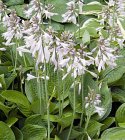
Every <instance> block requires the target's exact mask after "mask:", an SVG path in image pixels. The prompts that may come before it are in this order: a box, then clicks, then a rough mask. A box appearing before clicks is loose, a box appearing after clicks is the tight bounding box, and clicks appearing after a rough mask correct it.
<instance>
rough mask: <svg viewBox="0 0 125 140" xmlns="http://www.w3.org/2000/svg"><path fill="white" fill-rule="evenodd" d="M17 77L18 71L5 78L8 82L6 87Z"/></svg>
mask: <svg viewBox="0 0 125 140" xmlns="http://www.w3.org/2000/svg"><path fill="white" fill-rule="evenodd" d="M16 77H17V73H16V72H13V73H11V74H10V75H9V76H8V77H6V78H5V82H6V89H8V88H9V86H10V84H11V83H12V82H13V81H14V79H15V78H16Z"/></svg>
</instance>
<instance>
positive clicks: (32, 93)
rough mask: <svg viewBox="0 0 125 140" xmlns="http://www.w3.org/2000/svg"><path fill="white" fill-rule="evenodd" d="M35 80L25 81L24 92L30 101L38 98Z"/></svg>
mask: <svg viewBox="0 0 125 140" xmlns="http://www.w3.org/2000/svg"><path fill="white" fill-rule="evenodd" d="M37 87H38V86H37V80H36V79H32V80H29V81H27V80H26V81H25V93H26V96H27V98H28V100H29V101H30V102H31V103H32V102H33V101H36V100H37V99H38V88H37Z"/></svg>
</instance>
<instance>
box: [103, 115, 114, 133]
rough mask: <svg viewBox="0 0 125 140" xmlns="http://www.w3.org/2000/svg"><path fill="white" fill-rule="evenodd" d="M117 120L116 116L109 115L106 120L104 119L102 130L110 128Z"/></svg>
mask: <svg viewBox="0 0 125 140" xmlns="http://www.w3.org/2000/svg"><path fill="white" fill-rule="evenodd" d="M114 122H115V118H114V117H108V118H106V119H105V120H103V121H102V122H101V123H102V124H104V125H103V126H102V127H101V131H104V130H105V129H108V128H109V126H110V125H112V124H113V123H114Z"/></svg>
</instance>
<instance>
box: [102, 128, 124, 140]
mask: <svg viewBox="0 0 125 140" xmlns="http://www.w3.org/2000/svg"><path fill="white" fill-rule="evenodd" d="M124 138H125V128H121V127H114V128H110V129H107V130H105V131H104V132H103V133H102V135H101V140H124Z"/></svg>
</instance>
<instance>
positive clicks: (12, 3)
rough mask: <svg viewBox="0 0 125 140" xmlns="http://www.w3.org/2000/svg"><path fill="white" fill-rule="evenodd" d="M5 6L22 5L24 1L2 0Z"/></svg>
mask: <svg viewBox="0 0 125 140" xmlns="http://www.w3.org/2000/svg"><path fill="white" fill-rule="evenodd" d="M3 1H4V2H5V4H6V5H7V6H12V5H18V4H23V3H24V0H3Z"/></svg>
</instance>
